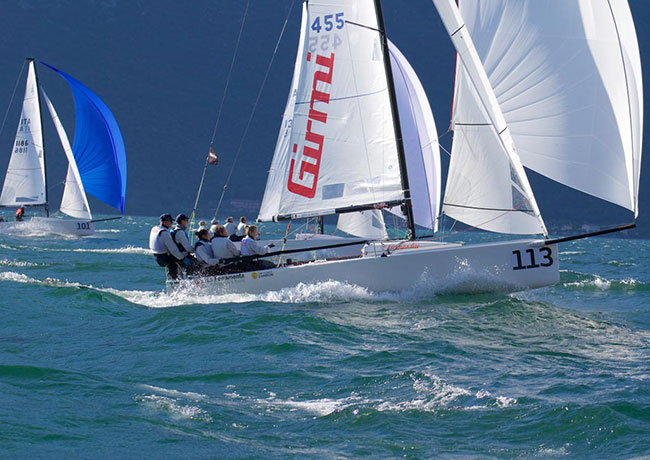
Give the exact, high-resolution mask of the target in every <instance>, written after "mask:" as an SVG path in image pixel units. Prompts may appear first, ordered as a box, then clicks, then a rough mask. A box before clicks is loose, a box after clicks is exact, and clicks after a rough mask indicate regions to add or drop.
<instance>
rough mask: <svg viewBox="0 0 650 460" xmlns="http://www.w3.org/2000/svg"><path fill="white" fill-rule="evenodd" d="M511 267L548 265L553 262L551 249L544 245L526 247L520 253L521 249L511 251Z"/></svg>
mask: <svg viewBox="0 0 650 460" xmlns="http://www.w3.org/2000/svg"><path fill="white" fill-rule="evenodd" d="M512 255H513V257H512V269H513V270H526V269H528V268H539V267H550V266H551V265H553V263H554V262H555V261H554V260H553V251H552V250H551V248H547V247H546V246H544V247H541V248H537V250H535V249H533V248H530V249H526V251H524V253H523V254H522V252H521V251H519V250H515V251H512Z"/></svg>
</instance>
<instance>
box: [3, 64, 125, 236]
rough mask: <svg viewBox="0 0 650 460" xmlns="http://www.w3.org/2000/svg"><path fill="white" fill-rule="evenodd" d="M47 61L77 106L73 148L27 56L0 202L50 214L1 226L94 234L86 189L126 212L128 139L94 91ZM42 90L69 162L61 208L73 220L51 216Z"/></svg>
mask: <svg viewBox="0 0 650 460" xmlns="http://www.w3.org/2000/svg"><path fill="white" fill-rule="evenodd" d="M43 64H44V65H46V66H47V67H49V68H50V69H52V70H54V71H55V72H57V73H58V74H59V75H61V76H62V77H63V78H64V79H65V80H66V81H67V82H68V84H69V85H70V87H71V88H72V91H73V94H74V100H75V109H76V123H75V139H74V145H73V146H72V147H71V146H70V141H69V140H68V136H67V134H66V132H65V129H64V128H63V125H62V124H61V121H60V119H59V116H58V115H57V113H56V110H55V109H54V106H53V105H52V102H51V101H50V99H49V97H48V96H47V94H46V93H45V90H44V89H43V88H42V87H40V86H39V82H38V78H37V74H36V68H35V63H34V60H33V59H28V72H27V86H26V89H25V97H24V99H23V109H22V114H21V117H20V122H19V124H18V131H17V133H16V138H15V140H14V147H13V150H12V154H11V159H10V160H9V166H8V168H7V173H6V176H5V182H4V185H3V188H2V193H1V194H0V206H3V207H21V206H30V207H35V206H42V207H44V209H45V214H46V216H45V217H32V218H31V219H30V220H28V221H25V222H3V223H1V225H0V230H7V229H8V230H12V231H13V230H19V231H21V230H24V229H28V230H29V231H38V232H51V233H58V234H64V235H76V236H84V235H90V234H92V233H94V230H95V222H97V221H98V220H93V216H92V214H91V211H90V205H89V204H88V198H87V196H86V193H90V194H91V195H93V196H95V197H96V198H98V199H100V200H102V201H104V202H105V203H107V204H109V205H111V206H113V207H115V208H117V209H119V210H120V211H121V212H122V213H124V199H125V196H126V152H125V149H124V142H123V140H122V135H121V133H120V130H119V128H118V126H117V122H116V121H115V118H114V117H113V114H112V113H111V111H110V110H109V109H108V107H107V106H106V105H105V104H104V103H103V102H102V101H101V100H100V99H99V98H98V97H97V96H96V95H95V94H94V93H93V92H91V91H90V90H89V89H88V88H87V87H86V86H84V85H83V84H82V83H80V82H79V81H77V80H75V79H74V78H73V77H71V76H70V75H68V74H66V73H64V72H62V71H60V70H58V69H56V68H54V67H52V66H50V65H48V64H45V63H43ZM39 91H40V95H42V97H43V100H44V101H45V105H46V106H47V109H48V112H49V113H50V116H51V118H52V121H53V123H54V126H55V128H56V131H57V134H58V136H59V140H60V141H61V145H62V147H63V151H64V152H65V155H66V157H67V160H68V172H67V176H66V180H65V189H64V191H63V198H62V200H61V206H60V208H59V211H60V212H61V213H62V214H65V215H66V216H69V217H70V218H59V217H50V212H49V200H48V190H47V174H46V167H45V148H44V145H43V127H42V115H41V102H40V95H39ZM99 220H104V219H99ZM26 225H28V227H26Z"/></svg>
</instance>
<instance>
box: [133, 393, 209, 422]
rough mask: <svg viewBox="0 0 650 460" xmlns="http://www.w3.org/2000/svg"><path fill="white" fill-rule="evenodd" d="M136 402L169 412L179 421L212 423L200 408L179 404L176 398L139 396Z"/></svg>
mask: <svg viewBox="0 0 650 460" xmlns="http://www.w3.org/2000/svg"><path fill="white" fill-rule="evenodd" d="M136 401H137V402H139V403H141V404H144V405H145V406H147V407H149V408H151V409H154V410H159V411H164V412H168V413H169V414H170V415H171V417H172V418H174V419H177V420H182V419H184V420H199V421H203V422H211V421H212V417H210V415H209V414H208V413H207V412H206V411H205V410H204V409H201V408H200V407H198V406H194V405H190V404H182V403H179V402H178V401H177V400H175V399H174V398H170V397H167V396H158V395H138V396H136Z"/></svg>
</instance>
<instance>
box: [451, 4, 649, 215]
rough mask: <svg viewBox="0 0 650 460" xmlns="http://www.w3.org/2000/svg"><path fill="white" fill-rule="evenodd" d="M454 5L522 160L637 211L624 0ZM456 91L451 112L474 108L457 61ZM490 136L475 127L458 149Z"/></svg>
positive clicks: (634, 90)
mask: <svg viewBox="0 0 650 460" xmlns="http://www.w3.org/2000/svg"><path fill="white" fill-rule="evenodd" d="M460 11H461V13H462V15H463V18H464V19H465V21H466V26H467V29H468V31H469V33H470V34H471V36H472V37H473V39H474V42H475V43H476V44H477V52H478V55H479V56H480V58H481V61H482V63H483V66H484V67H485V70H486V72H487V74H488V77H489V79H490V82H491V84H492V86H493V87H494V91H495V93H496V96H497V99H498V102H499V105H500V106H501V108H502V110H503V114H504V117H505V119H506V121H507V123H508V125H509V126H510V128H511V131H512V137H513V139H514V141H515V143H516V145H517V148H518V153H519V156H520V157H521V160H522V162H523V164H524V165H525V166H526V167H528V168H531V169H533V170H534V171H537V172H538V173H540V174H542V175H544V176H547V177H549V178H551V179H553V180H556V181H558V182H560V183H562V184H564V185H567V186H569V187H572V188H574V189H577V190H580V191H582V192H585V193H588V194H590V195H593V196H596V197H598V198H601V199H603V200H606V201H609V202H612V203H615V204H617V205H619V206H622V207H624V208H627V209H629V210H631V211H632V212H634V214H635V216H636V215H637V214H638V193H639V174H640V170H641V144H642V136H643V129H642V128H643V88H642V76H641V61H640V54H639V47H638V43H637V38H636V32H635V28H634V23H633V20H632V14H631V12H630V7H629V5H628V3H627V1H626V0H572V1H567V0H461V1H460ZM456 97H457V99H456V114H457V115H458V116H460V114H465V113H468V112H472V104H473V100H472V98H473V96H472V94H471V88H469V85H468V84H467V76H466V74H465V72H464V71H462V69H461V72H459V75H458V80H457V87H456ZM477 120H479V121H480V118H479V117H476V118H474V119H470V120H469V121H477ZM475 131H478V130H475ZM463 133H464V130H462V129H461V132H460V134H461V136H463ZM458 134H459V130H458V127H457V128H456V136H458ZM489 142H490V140H489V138H488V136H487V135H486V133H479V132H477V133H476V135H475V138H474V139H471V141H465V142H464V144H465V145H462V146H461V147H460V149H458V150H462V152H463V153H461V156H462V155H463V154H464V152H465V151H466V150H468V149H471V148H472V147H473V146H475V145H477V144H485V143H489ZM455 153H456V152H455ZM455 153H454V154H455Z"/></svg>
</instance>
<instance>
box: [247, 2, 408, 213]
mask: <svg viewBox="0 0 650 460" xmlns="http://www.w3.org/2000/svg"><path fill="white" fill-rule="evenodd" d="M377 29H378V23H377V12H376V10H375V4H374V2H373V1H372V0H355V1H352V0H329V1H327V2H324V1H309V2H308V3H307V2H306V3H305V6H304V8H303V21H302V34H301V42H300V45H299V50H298V53H299V54H298V58H297V61H296V66H295V72H294V79H293V83H292V88H291V93H290V96H289V101H288V103H287V108H286V110H285V116H284V119H283V125H282V129H281V131H280V136H279V139H278V143H277V146H276V151H275V154H274V159H273V164H272V167H271V171H270V174H269V181H268V184H267V188H266V191H265V195H264V200H263V204H262V208H261V210H260V215H259V219H260V220H265V221H268V220H273V219H274V218H276V217H277V216H284V215H291V216H292V217H306V216H316V215H326V214H332V213H334V210H335V208H339V207H348V206H362V205H368V204H374V203H381V202H390V201H398V200H402V199H403V197H404V194H403V191H402V186H401V177H400V168H399V161H398V155H397V143H396V140H395V128H394V123H393V117H392V113H391V105H390V99H389V92H388V84H387V79H386V71H385V66H384V61H383V59H384V57H383V52H382V45H381V35H380V33H379V31H378V30H377ZM294 95H295V96H294Z"/></svg>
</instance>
